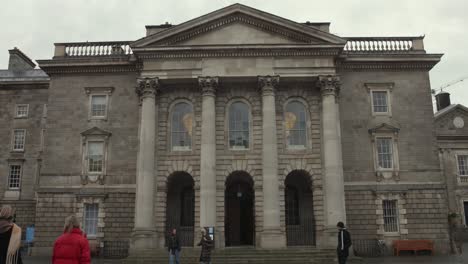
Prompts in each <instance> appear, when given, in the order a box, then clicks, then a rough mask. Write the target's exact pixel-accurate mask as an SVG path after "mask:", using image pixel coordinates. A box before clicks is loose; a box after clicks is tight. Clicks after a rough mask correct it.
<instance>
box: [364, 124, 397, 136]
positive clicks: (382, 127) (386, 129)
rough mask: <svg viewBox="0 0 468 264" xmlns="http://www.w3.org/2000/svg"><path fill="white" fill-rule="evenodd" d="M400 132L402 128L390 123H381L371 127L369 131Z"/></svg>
mask: <svg viewBox="0 0 468 264" xmlns="http://www.w3.org/2000/svg"><path fill="white" fill-rule="evenodd" d="M388 132H391V133H398V132H400V128H398V127H397V126H396V125H390V124H387V123H381V124H379V125H376V126H374V127H371V128H369V133H370V134H375V133H388Z"/></svg>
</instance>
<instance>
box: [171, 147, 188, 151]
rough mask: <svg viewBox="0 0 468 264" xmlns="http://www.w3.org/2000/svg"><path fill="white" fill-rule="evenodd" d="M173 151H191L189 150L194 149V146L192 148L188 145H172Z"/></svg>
mask: <svg viewBox="0 0 468 264" xmlns="http://www.w3.org/2000/svg"><path fill="white" fill-rule="evenodd" d="M172 151H173V152H189V151H192V148H190V147H189V146H186V147H182V146H178V147H172Z"/></svg>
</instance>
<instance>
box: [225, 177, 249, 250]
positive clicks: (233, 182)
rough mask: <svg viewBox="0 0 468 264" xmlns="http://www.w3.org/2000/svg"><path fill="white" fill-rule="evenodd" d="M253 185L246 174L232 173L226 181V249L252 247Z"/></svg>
mask: <svg viewBox="0 0 468 264" xmlns="http://www.w3.org/2000/svg"><path fill="white" fill-rule="evenodd" d="M253 186H254V183H253V180H252V177H251V176H250V175H249V174H248V173H246V172H233V173H232V174H231V175H229V177H228V178H227V180H226V190H225V193H224V207H225V208H224V210H225V215H224V227H225V234H224V235H225V241H226V247H230V246H244V245H254V237H255V209H254V198H255V194H254V189H253Z"/></svg>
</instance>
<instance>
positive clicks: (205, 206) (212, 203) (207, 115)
mask: <svg viewBox="0 0 468 264" xmlns="http://www.w3.org/2000/svg"><path fill="white" fill-rule="evenodd" d="M198 83H199V85H200V88H201V92H202V124H201V149H200V153H201V154H200V155H201V157H200V163H201V164H200V226H201V227H210V226H212V227H214V226H216V126H215V125H216V123H215V119H216V114H215V110H216V109H215V98H216V88H217V87H218V78H217V77H199V78H198Z"/></svg>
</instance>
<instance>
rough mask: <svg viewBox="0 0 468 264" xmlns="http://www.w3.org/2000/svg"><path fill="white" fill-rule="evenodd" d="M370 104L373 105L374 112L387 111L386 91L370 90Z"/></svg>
mask: <svg viewBox="0 0 468 264" xmlns="http://www.w3.org/2000/svg"><path fill="white" fill-rule="evenodd" d="M372 104H373V106H374V112H378V113H386V112H388V104H387V92H386V91H374V92H372Z"/></svg>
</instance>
